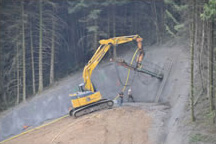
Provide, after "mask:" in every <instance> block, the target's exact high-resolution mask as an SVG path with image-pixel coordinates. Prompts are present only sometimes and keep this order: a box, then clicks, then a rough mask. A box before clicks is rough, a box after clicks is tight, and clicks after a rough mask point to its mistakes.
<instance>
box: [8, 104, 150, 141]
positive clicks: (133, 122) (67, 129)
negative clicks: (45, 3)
mask: <svg viewBox="0 0 216 144" xmlns="http://www.w3.org/2000/svg"><path fill="white" fill-rule="evenodd" d="M151 124H152V120H151V117H150V115H148V114H147V112H146V111H145V110H143V109H140V108H139V107H132V106H124V107H121V108H114V109H111V110H104V111H100V112H96V113H94V114H90V115H87V116H83V117H80V118H77V119H74V118H72V117H67V118H65V119H62V120H61V121H59V122H57V123H54V124H51V125H49V126H47V127H44V128H42V129H39V130H36V131H34V132H31V133H28V134H25V135H23V136H21V137H18V138H16V139H14V140H11V141H9V142H7V143H5V144H14V143H16V144H30V143H31V144H72V143H73V144H87V143H88V144H108V143H109V144H120V143H122V144H131V143H134V144H150V143H151V142H150V140H149V135H148V130H149V128H150V127H151Z"/></svg>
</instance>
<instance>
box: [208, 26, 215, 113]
mask: <svg viewBox="0 0 216 144" xmlns="http://www.w3.org/2000/svg"><path fill="white" fill-rule="evenodd" d="M208 33H209V36H208V39H209V41H208V43H209V44H208V46H209V60H208V66H209V81H208V82H209V84H208V97H209V103H210V111H213V110H214V102H213V91H214V89H213V52H214V47H213V43H212V39H213V38H212V36H213V35H212V22H210V23H209V31H208Z"/></svg>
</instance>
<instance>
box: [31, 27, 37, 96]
mask: <svg viewBox="0 0 216 144" xmlns="http://www.w3.org/2000/svg"><path fill="white" fill-rule="evenodd" d="M32 37H33V35H32V26H30V45H31V46H30V47H31V66H32V92H33V94H35V93H36V88H35V68H34V47H33V38H32Z"/></svg>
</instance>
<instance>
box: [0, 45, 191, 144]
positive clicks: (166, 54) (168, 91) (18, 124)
mask: <svg viewBox="0 0 216 144" xmlns="http://www.w3.org/2000/svg"><path fill="white" fill-rule="evenodd" d="M132 55H133V52H132V51H129V52H128V53H126V54H125V55H122V57H124V58H125V59H126V61H127V62H129V61H130V59H131V57H132ZM147 61H148V62H147ZM150 62H151V63H154V65H155V64H156V65H158V66H160V67H162V68H163V67H164V68H166V69H165V71H164V74H165V78H164V80H166V82H165V83H163V81H160V80H158V79H156V78H154V77H151V76H149V75H146V74H142V73H135V72H131V74H130V78H129V85H130V86H131V87H132V90H133V96H134V99H135V101H136V102H148V103H152V102H155V101H156V99H158V97H159V102H169V103H170V105H171V110H170V112H168V111H167V110H165V111H164V112H162V113H164V114H161V113H159V115H157V114H156V115H154V114H153V115H151V114H150V115H149V116H150V117H152V118H151V121H152V122H151V123H152V125H151V126H152V128H150V133H149V137H150V138H151V139H154V140H152V143H158V142H159V141H160V142H161V141H163V142H166V143H173V142H174V141H172V139H171V138H172V137H173V136H174V137H176V139H174V140H177V141H178V140H179V143H180V141H181V135H179V136H178V135H177V134H176V133H175V132H176V131H177V129H178V127H179V126H180V125H181V124H180V123H179V122H180V119H181V117H182V115H183V111H184V105H185V103H186V102H187V101H186V100H187V96H188V88H189V83H188V82H189V81H188V80H189V73H188V68H189V63H188V61H187V55H186V54H185V53H184V48H183V47H180V46H167V45H163V46H154V47H153V46H152V47H148V48H146V56H145V58H144V61H143V65H144V66H146V67H148V65H151V64H150ZM170 62H171V63H172V66H171V65H170V66H171V67H170V68H171V69H170V71H169V66H168V69H167V65H169V64H170ZM127 72H128V70H127V69H125V68H123V67H117V69H116V67H115V65H114V64H112V63H110V62H107V63H103V64H101V65H99V66H98V68H96V69H95V71H94V73H93V76H92V81H93V82H94V84H95V85H96V87H97V89H98V90H100V91H101V93H102V95H103V97H104V98H109V99H114V98H115V97H116V95H117V94H118V92H119V91H120V90H121V89H122V88H123V85H122V84H124V83H125V80H126V77H127ZM118 75H119V76H118ZM82 81H83V80H82V72H78V73H77V74H74V75H72V76H70V77H68V78H65V79H64V80H62V81H61V82H57V83H56V85H55V86H53V87H52V88H49V89H47V90H45V91H44V92H43V93H42V94H40V95H37V96H36V97H35V98H33V99H32V100H29V102H28V103H25V104H21V105H20V106H17V107H15V108H14V109H13V110H10V111H8V112H7V113H6V114H4V115H2V116H1V118H0V127H1V129H0V140H3V139H5V138H7V137H9V136H11V135H15V134H18V133H20V132H22V131H23V126H24V125H27V126H31V127H34V126H37V125H39V124H41V123H42V122H44V121H46V120H49V119H54V118H57V117H60V116H62V115H65V114H67V113H68V108H69V107H71V103H70V99H69V97H68V94H70V93H72V92H74V91H76V90H77V85H78V84H79V83H81V82H82ZM162 84H163V86H161V85H162ZM159 89H162V90H161V92H160V95H159V96H158V90H159ZM126 90H127V89H126ZM125 96H127V93H126V92H125ZM126 98H127V97H126ZM126 98H125V101H126V100H127V99H126ZM149 106H150V105H149ZM150 108H151V106H150ZM152 108H153V111H154V109H157V108H154V107H152ZM166 109H167V107H166ZM113 112H115V111H113ZM147 113H148V112H147ZM150 113H151V112H150ZM125 115H128V117H127V120H128V119H130V118H131V117H130V116H132V117H133V115H131V114H128V113H127V112H126V113H125ZM160 115H163V116H162V117H163V118H158V117H160ZM164 117H167V119H166V118H164ZM168 117H169V118H168ZM107 118H109V115H107V117H106V116H104V119H107ZM158 123H161V125H159V126H158ZM154 124H155V125H156V127H154ZM123 129H124V128H123ZM125 130H126V131H127V127H125ZM153 135H154V136H153ZM96 137H97V136H96ZM175 143H176V142H175Z"/></svg>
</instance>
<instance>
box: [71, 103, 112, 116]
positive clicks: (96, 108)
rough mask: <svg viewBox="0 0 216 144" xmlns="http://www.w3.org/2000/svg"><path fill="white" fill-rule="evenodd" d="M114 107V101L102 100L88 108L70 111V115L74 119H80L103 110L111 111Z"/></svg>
mask: <svg viewBox="0 0 216 144" xmlns="http://www.w3.org/2000/svg"><path fill="white" fill-rule="evenodd" d="M112 106H113V101H112V100H107V99H102V100H100V101H98V102H95V103H92V104H89V105H87V106H84V107H80V108H77V109H73V110H71V111H70V115H71V116H74V117H80V116H83V115H86V114H89V113H92V112H95V111H99V110H102V109H110V108H112Z"/></svg>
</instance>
